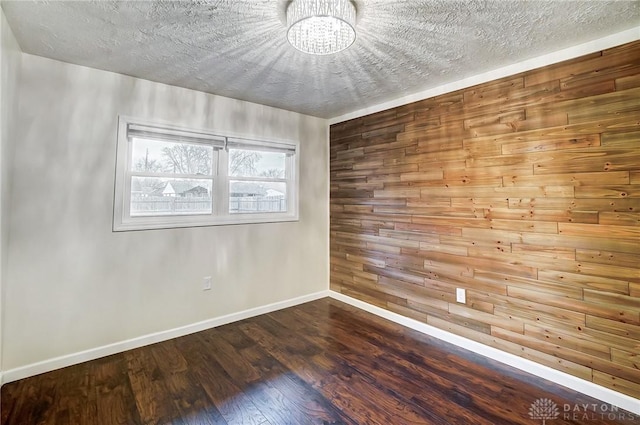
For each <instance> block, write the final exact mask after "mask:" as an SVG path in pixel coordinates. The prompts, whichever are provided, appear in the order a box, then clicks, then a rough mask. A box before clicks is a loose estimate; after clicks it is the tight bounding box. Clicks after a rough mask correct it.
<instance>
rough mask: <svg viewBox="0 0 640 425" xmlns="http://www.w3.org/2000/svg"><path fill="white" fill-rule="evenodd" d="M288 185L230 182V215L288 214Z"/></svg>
mask: <svg viewBox="0 0 640 425" xmlns="http://www.w3.org/2000/svg"><path fill="white" fill-rule="evenodd" d="M286 211H287V184H286V183H281V182H258V181H256V182H252V181H237V180H231V181H230V182H229V213H230V214H239V213H258V212H286Z"/></svg>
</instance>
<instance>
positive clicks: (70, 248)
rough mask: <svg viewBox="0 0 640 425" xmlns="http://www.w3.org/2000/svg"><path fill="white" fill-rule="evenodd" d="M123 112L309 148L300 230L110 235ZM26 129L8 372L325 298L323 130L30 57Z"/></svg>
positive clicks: (245, 106) (13, 251)
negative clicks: (205, 282)
mask: <svg viewBox="0 0 640 425" xmlns="http://www.w3.org/2000/svg"><path fill="white" fill-rule="evenodd" d="M118 114H125V115H130V116H135V117H142V118H148V119H157V120H163V121H169V122H172V123H175V124H177V125H183V126H189V127H193V128H210V129H215V130H217V131H220V132H233V133H236V134H244V135H247V136H251V137H267V138H271V139H285V140H291V139H299V140H300V142H301V158H300V159H301V162H300V164H301V167H300V169H301V176H300V221H299V222H292V223H277V224H259V225H236V226H217V227H203V228H187V229H172V230H150V231H138V232H121V233H113V232H112V231H111V224H112V210H113V190H114V167H115V150H116V127H117V125H116V123H117V116H118ZM16 124H17V126H18V128H19V132H18V135H17V138H16V140H15V143H16V152H15V161H14V167H13V169H14V172H13V176H12V178H13V191H12V197H11V206H10V213H11V215H10V227H11V240H10V244H9V257H8V270H7V282H6V288H5V289H6V291H5V297H6V298H5V310H6V311H5V319H4V320H5V326H4V328H5V333H4V345H5V356H4V359H3V365H2V369H3V370H5V371H6V370H8V369H13V368H18V367H21V366H24V365H29V364H32V363H34V362H39V361H45V360H47V359H51V358H53V357H56V356H62V355H67V354H71V353H76V352H79V351H81V350H87V349H92V348H95V347H100V346H103V345H106V344H110V343H115V342H118V341H123V340H126V339H130V338H135V337H139V336H142V335H146V334H150V333H153V332H158V331H163V330H167V329H172V328H176V327H179V326H184V325H188V324H191V323H195V322H198V321H202V320H206V319H209V318H214V317H218V316H222V315H225V314H230V313H234V312H238V311H242V310H245V309H249V308H253V307H257V306H262V305H265V304H269V303H274V302H278V301H283V300H287V299H291V298H294V297H298V296H302V295H305V294H310V293H314V292H317V291H324V290H326V289H327V285H328V284H327V282H328V280H329V278H328V234H329V231H328V205H329V201H328V181H329V178H328V171H327V170H328V156H329V155H328V140H327V121H326V120H322V119H318V118H313V117H309V116H304V115H299V114H296V113H293V112H288V111H284V110H279V109H275V108H270V107H266V106H262V105H257V104H252V103H247V102H242V101H238V100H233V99H228V98H223V97H219V96H213V95H208V94H204V93H200V92H196V91H192V90H186V89H181V88H177V87H172V86H167V85H162V84H157V83H153V82H149V81H145V80H140V79H136V78H132V77H127V76H123V75H119V74H114V73H108V72H104V71H98V70H95V69H90V68H85V67H80V66H76V65H69V64H65V63H61V62H57V61H53V60H49V59H44V58H41V57H36V56H31V55H27V54H23V55H22V68H21V79H20V101H19V116H18V118H17V121H16ZM207 275H210V276H213V279H214V289H213V290H211V291H207V292H203V291H202V290H201V283H202V278H203V276H207Z"/></svg>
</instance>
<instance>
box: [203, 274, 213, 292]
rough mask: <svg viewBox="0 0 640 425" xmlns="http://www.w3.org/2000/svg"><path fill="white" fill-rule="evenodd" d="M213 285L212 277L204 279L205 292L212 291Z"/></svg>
mask: <svg viewBox="0 0 640 425" xmlns="http://www.w3.org/2000/svg"><path fill="white" fill-rule="evenodd" d="M211 283H212V280H211V276H205V277H204V278H203V279H202V290H203V291H208V290H210V289H211Z"/></svg>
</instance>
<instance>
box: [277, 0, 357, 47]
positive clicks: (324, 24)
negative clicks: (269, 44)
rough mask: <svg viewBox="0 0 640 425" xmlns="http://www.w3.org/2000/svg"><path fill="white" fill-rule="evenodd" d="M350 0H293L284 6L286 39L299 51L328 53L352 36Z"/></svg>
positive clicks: (350, 40)
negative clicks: (286, 28)
mask: <svg viewBox="0 0 640 425" xmlns="http://www.w3.org/2000/svg"><path fill="white" fill-rule="evenodd" d="M355 25H356V7H355V6H354V5H353V3H352V2H351V0H293V1H292V2H291V3H290V4H289V6H288V7H287V27H288V31H287V39H288V40H289V43H291V45H292V46H293V47H295V48H296V49H298V50H300V51H301V52H305V53H310V54H312V55H331V54H333V53H337V52H339V51H341V50H344V49H346V48H347V47H349V46H351V45H352V44H353V42H354V41H355V39H356V30H355Z"/></svg>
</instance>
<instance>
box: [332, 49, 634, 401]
mask: <svg viewBox="0 0 640 425" xmlns="http://www.w3.org/2000/svg"><path fill="white" fill-rule="evenodd" d="M639 117H640V42H635V43H630V44H628V45H625V46H620V47H618V48H614V49H609V50H606V51H603V52H598V53H594V54H591V55H588V56H585V57H583V58H578V59H574V60H571V61H567V62H564V63H560V64H556V65H552V66H548V67H545V68H542V69H538V70H534V71H530V72H527V73H523V74H520V75H515V76H512V77H507V78H503V79H501V80H497V81H493V82H489V83H485V84H482V85H479V86H475V87H471V88H468V89H465V90H460V91H457V92H453V93H448V94H445V95H442V96H438V97H435V98H430V99H425V100H422V101H419V102H415V103H412V104H408V105H404V106H401V107H398V108H395V109H390V110H388V111H383V112H380V113H376V114H372V115H369V116H365V117H361V118H357V119H354V120H350V121H347V122H343V123H339V124H335V125H333V126H331V130H330V134H331V288H332V289H333V290H336V291H338V292H342V293H344V294H347V295H350V296H352V297H355V298H359V299H361V300H363V301H366V302H369V303H372V304H375V305H377V306H381V307H384V308H387V309H389V310H392V311H394V312H397V313H400V314H403V315H406V316H408V317H412V318H414V319H417V320H420V321H423V322H426V323H429V324H431V325H433V326H436V327H439V328H443V329H446V330H448V331H450V332H453V333H456V334H458V335H462V336H465V337H468V338H471V339H474V340H476V341H480V342H483V343H485V344H489V345H491V346H494V347H497V348H500V349H503V350H505V351H507V352H510V353H514V354H517V355H520V356H523V357H525V358H528V359H531V360H534V361H537V362H539V363H542V364H545V365H547V366H550V367H553V368H556V369H559V370H563V371H565V372H568V373H571V374H573V375H575V376H579V377H581V378H584V379H587V380H592V381H593V382H596V383H598V384H601V385H604V386H607V387H609V388H612V389H615V390H617V391H620V392H623V393H626V394H629V395H631V396H634V397H639V398H640V367H639V366H638V362H639V360H638V352H640V267H639V264H640V120H639ZM456 288H465V289H466V290H467V302H466V303H465V304H460V303H456V302H455V292H456Z"/></svg>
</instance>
